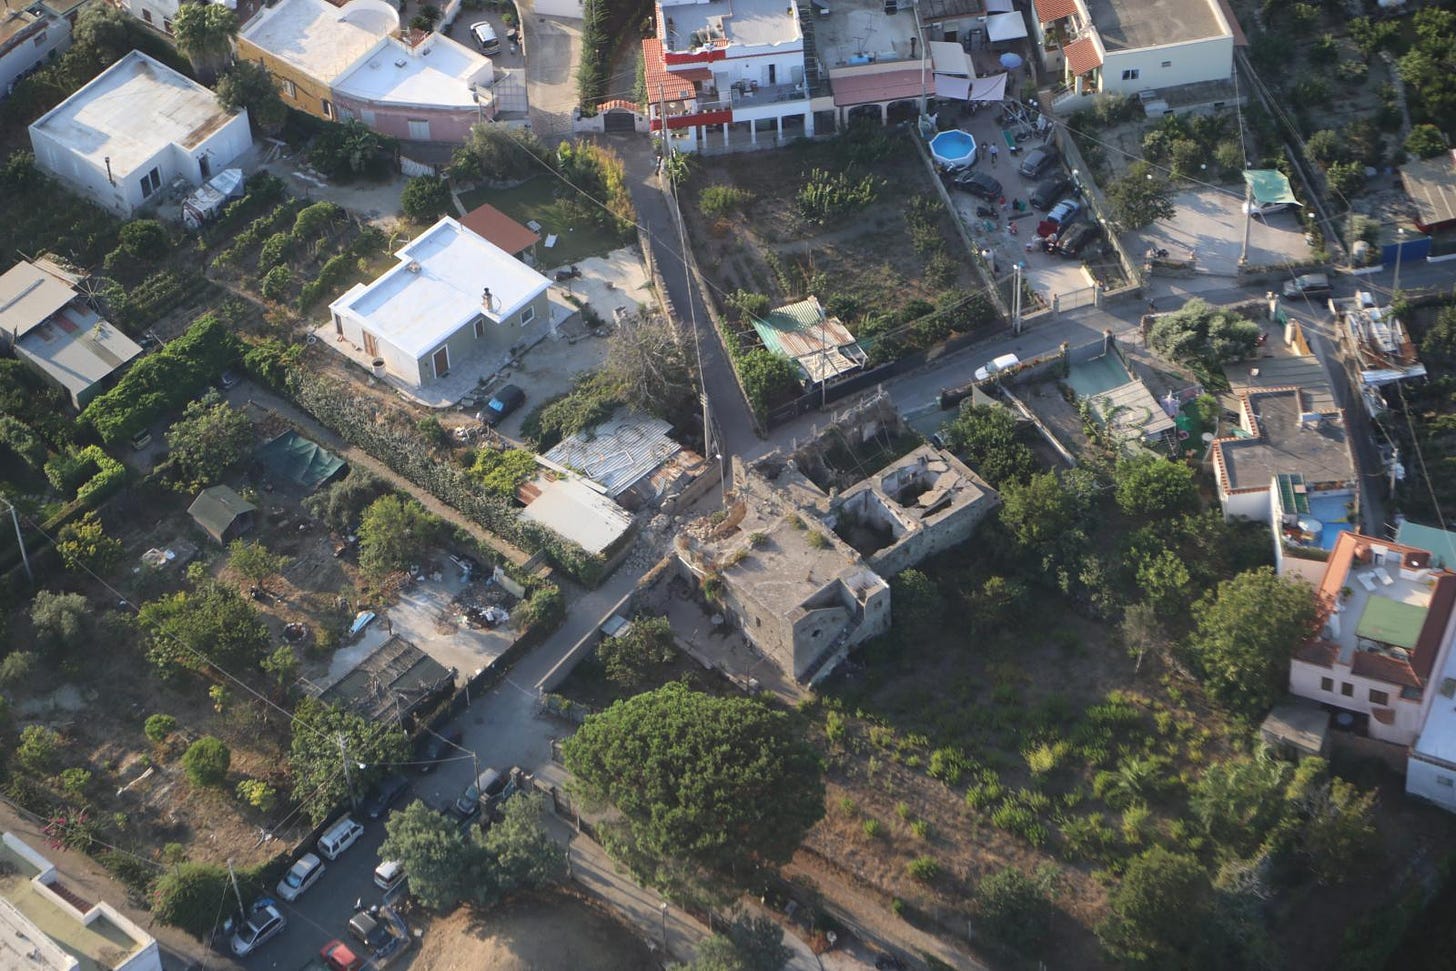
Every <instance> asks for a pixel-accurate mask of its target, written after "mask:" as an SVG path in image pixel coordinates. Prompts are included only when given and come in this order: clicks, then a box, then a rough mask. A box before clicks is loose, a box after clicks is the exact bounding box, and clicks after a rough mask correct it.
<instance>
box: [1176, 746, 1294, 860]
mask: <svg viewBox="0 0 1456 971" xmlns="http://www.w3.org/2000/svg"><path fill="white" fill-rule="evenodd" d="M1289 773H1290V768H1289V763H1287V762H1282V761H1279V760H1277V759H1274V758H1270V757H1268V756H1264V755H1257V756H1255V757H1252V758H1234V759H1229V760H1227V761H1224V762H1215V763H1214V764H1212V765H1210V766H1209V767H1208V768H1206V769H1204V770H1203V774H1202V775H1200V776H1199V777H1198V780H1197V781H1196V782H1194V783H1193V785H1192V786H1190V787H1189V790H1188V810H1189V812H1190V813H1191V814H1192V816H1193V818H1194V819H1195V820H1196V821H1197V822H1198V825H1199V827H1200V828H1201V829H1202V830H1203V832H1204V834H1205V835H1206V836H1207V837H1208V838H1209V840H1211V841H1212V843H1213V845H1214V848H1215V850H1216V851H1217V852H1220V853H1225V854H1229V855H1232V856H1235V857H1246V856H1249V855H1250V854H1252V853H1253V852H1254V851H1255V850H1257V849H1259V847H1260V846H1261V845H1262V844H1263V842H1264V840H1265V838H1266V837H1267V836H1268V835H1269V833H1270V832H1271V831H1272V830H1273V829H1274V827H1276V826H1277V825H1279V823H1280V821H1281V820H1282V819H1283V818H1284V813H1285V808H1286V807H1285V801H1284V789H1285V786H1286V785H1287V784H1288V781H1289Z"/></svg>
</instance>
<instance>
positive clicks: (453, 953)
mask: <svg viewBox="0 0 1456 971" xmlns="http://www.w3.org/2000/svg"><path fill="white" fill-rule="evenodd" d="M655 966H656V960H655V958H654V957H653V954H652V952H651V950H649V949H648V947H647V945H646V944H644V943H643V942H642V941H641V940H640V939H639V938H638V937H637V936H636V935H635V934H633V933H632V932H631V931H630V930H628V929H627V928H626V927H623V926H622V925H621V924H619V923H618V922H617V921H616V920H615V919H614V918H612V917H611V916H609V915H608V914H607V913H606V912H604V911H602V910H600V909H598V908H597V907H595V906H593V905H591V904H588V903H586V902H585V901H583V900H582V899H581V898H580V897H577V896H575V895H572V894H569V893H566V892H562V893H557V894H552V895H550V896H543V897H530V898H523V899H518V900H513V901H511V902H510V903H507V904H505V905H503V906H501V907H497V908H495V909H493V910H491V911H488V912H486V913H475V912H473V911H471V910H469V909H468V908H461V909H459V910H457V911H456V912H455V913H453V914H451V915H450V916H448V917H445V918H443V919H441V920H437V921H434V922H433V923H431V924H430V927H429V929H428V930H427V931H426V932H425V936H424V939H423V941H422V942H421V947H420V949H419V950H418V951H417V952H415V956H414V960H413V961H412V962H411V963H410V969H411V971H480V969H481V968H490V969H491V971H555V969H558V968H592V969H594V971H641V969H642V968H650V967H655Z"/></svg>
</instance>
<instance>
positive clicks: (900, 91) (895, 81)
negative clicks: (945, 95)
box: [829, 68, 927, 108]
mask: <svg viewBox="0 0 1456 971" xmlns="http://www.w3.org/2000/svg"><path fill="white" fill-rule="evenodd" d="M926 83H927V81H926V77H925V72H924V71H922V70H920V69H919V68H901V69H899V70H894V71H880V72H879V73H876V74H850V75H847V76H844V77H834V76H833V75H830V78H829V87H830V88H831V89H832V90H833V91H834V104H835V106H836V107H840V108H843V107H848V106H851V105H872V104H878V103H879V102H881V101H900V100H903V99H906V98H918V97H920V95H922V94H924V93H925V85H926Z"/></svg>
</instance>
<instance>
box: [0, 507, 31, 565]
mask: <svg viewBox="0 0 1456 971" xmlns="http://www.w3.org/2000/svg"><path fill="white" fill-rule="evenodd" d="M0 502H3V503H5V505H7V506H9V507H10V522H11V523H12V524H13V525H14V526H15V542H16V544H17V545H19V546H20V562H21V563H24V564H25V578H26V579H27V580H29V581H30V582H31V585H32V586H34V585H35V574H34V573H32V572H30V555H29V554H28V553H26V552H25V535H24V534H23V533H21V531H20V515H19V514H18V513H17V512H16V511H15V503H13V502H11V501H10V500H9V499H5V498H0Z"/></svg>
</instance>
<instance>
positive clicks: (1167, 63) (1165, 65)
mask: <svg viewBox="0 0 1456 971" xmlns="http://www.w3.org/2000/svg"><path fill="white" fill-rule="evenodd" d="M1163 66H1164V67H1172V66H1173V62H1172V61H1164V62H1163Z"/></svg>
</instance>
